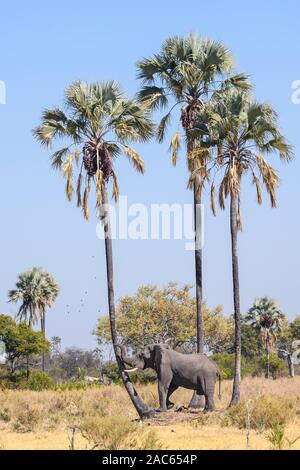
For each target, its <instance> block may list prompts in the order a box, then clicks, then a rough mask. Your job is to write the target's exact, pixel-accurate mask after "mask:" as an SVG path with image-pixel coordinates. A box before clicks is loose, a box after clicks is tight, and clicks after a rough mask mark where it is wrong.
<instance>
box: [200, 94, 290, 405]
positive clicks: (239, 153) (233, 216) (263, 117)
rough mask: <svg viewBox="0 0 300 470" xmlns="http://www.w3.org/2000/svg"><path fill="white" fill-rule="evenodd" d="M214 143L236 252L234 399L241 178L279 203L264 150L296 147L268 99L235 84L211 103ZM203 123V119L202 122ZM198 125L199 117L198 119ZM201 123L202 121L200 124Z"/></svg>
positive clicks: (286, 151)
mask: <svg viewBox="0 0 300 470" xmlns="http://www.w3.org/2000/svg"><path fill="white" fill-rule="evenodd" d="M210 116H211V125H210V136H209V137H208V136H206V140H207V142H210V145H212V144H215V148H216V149H217V155H216V158H215V159H214V163H213V167H214V169H216V174H218V173H219V172H220V171H221V174H222V179H221V183H220V186H219V191H218V193H219V194H218V196H219V205H220V207H221V209H225V199H226V198H227V197H228V196H229V197H230V231H231V253H232V277H233V300H234V322H235V372H234V382H233V392H232V398H231V403H230V404H231V405H234V404H237V403H238V402H239V400H240V381H241V312H240V283H239V264H238V231H239V230H242V221H241V213H240V198H241V182H242V180H243V177H245V176H246V175H249V176H250V178H251V179H252V182H253V184H254V185H255V187H256V193H257V202H258V204H261V203H262V186H261V182H262V184H263V185H264V187H265V188H266V191H267V193H268V194H269V196H270V201H271V206H272V207H273V208H274V207H276V189H277V186H278V183H279V178H278V175H277V172H276V171H275V170H274V168H273V167H272V166H271V165H270V164H269V163H268V162H267V160H266V158H265V157H264V156H263V154H266V155H267V154H272V153H278V154H279V157H280V159H281V160H283V161H289V160H290V159H291V158H292V156H293V153H292V148H291V146H289V145H288V144H287V143H286V141H285V138H284V136H283V135H282V134H281V132H280V130H279V128H278V125H277V118H278V116H277V114H276V112H275V111H274V109H273V108H272V107H271V106H269V105H268V104H265V103H258V102H255V101H253V100H252V98H251V97H250V95H249V93H247V92H243V91H237V90H230V91H228V92H227V93H226V94H223V95H222V96H219V97H217V98H216V100H215V103H214V105H213V106H212V109H211V113H210ZM200 124H201V122H200ZM196 127H197V123H196ZM198 127H199V125H198ZM214 193H215V183H214V178H213V180H212V184H211V207H212V210H213V212H214V213H215V203H214Z"/></svg>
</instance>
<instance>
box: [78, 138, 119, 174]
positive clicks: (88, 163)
mask: <svg viewBox="0 0 300 470" xmlns="http://www.w3.org/2000/svg"><path fill="white" fill-rule="evenodd" d="M97 150H98V155H97ZM82 153H83V165H84V168H85V170H86V172H87V174H88V175H89V176H90V177H93V176H94V175H95V174H96V172H97V170H98V169H99V170H101V171H102V173H103V178H104V179H105V181H108V180H109V178H110V177H111V175H112V164H111V157H110V154H109V151H108V150H107V148H106V147H105V145H103V144H100V145H95V143H94V142H88V143H86V144H85V145H84V147H83V149H82ZM98 160H99V161H98Z"/></svg>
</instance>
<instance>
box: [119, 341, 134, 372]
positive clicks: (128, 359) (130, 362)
mask: <svg viewBox="0 0 300 470" xmlns="http://www.w3.org/2000/svg"><path fill="white" fill-rule="evenodd" d="M116 348H119V349H120V351H121V353H120V358H121V359H122V361H123V362H125V364H128V365H129V366H131V367H135V362H134V359H132V358H131V357H128V356H127V355H126V349H125V346H124V345H123V344H117V345H116Z"/></svg>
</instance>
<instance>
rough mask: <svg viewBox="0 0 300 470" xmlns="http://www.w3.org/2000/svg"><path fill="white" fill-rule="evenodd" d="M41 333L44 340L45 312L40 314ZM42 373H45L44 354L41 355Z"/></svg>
mask: <svg viewBox="0 0 300 470" xmlns="http://www.w3.org/2000/svg"><path fill="white" fill-rule="evenodd" d="M41 331H42V333H43V336H44V338H46V315H45V312H42V313H41ZM42 371H43V372H45V353H43V355H42Z"/></svg>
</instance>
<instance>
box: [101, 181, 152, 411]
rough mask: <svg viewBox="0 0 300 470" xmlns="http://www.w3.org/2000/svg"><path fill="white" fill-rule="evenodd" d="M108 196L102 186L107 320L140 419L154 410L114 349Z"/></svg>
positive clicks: (123, 378)
mask: <svg viewBox="0 0 300 470" xmlns="http://www.w3.org/2000/svg"><path fill="white" fill-rule="evenodd" d="M107 204H108V196H107V190H106V187H104V188H103V225H104V234H105V255H106V275H107V293H108V307H109V320H110V329H111V337H112V343H113V347H114V352H115V356H116V360H117V364H118V368H119V374H120V377H121V379H122V381H123V384H124V387H125V389H126V390H127V393H128V395H129V397H130V399H131V401H132V403H133V405H134V407H135V409H136V411H137V413H138V414H139V416H140V418H141V419H144V418H150V417H151V416H153V415H154V410H152V409H150V408H149V407H148V406H147V405H146V404H145V403H144V402H143V401H142V400H141V398H140V397H139V395H138V393H137V391H136V390H135V388H134V386H133V384H132V383H131V381H130V379H129V377H128V374H126V372H125V367H124V364H123V362H122V361H121V359H120V356H119V354H118V352H117V349H116V344H117V342H118V340H117V331H116V311H115V298H114V284H113V252H112V239H111V226H110V217H109V209H108V206H107Z"/></svg>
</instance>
